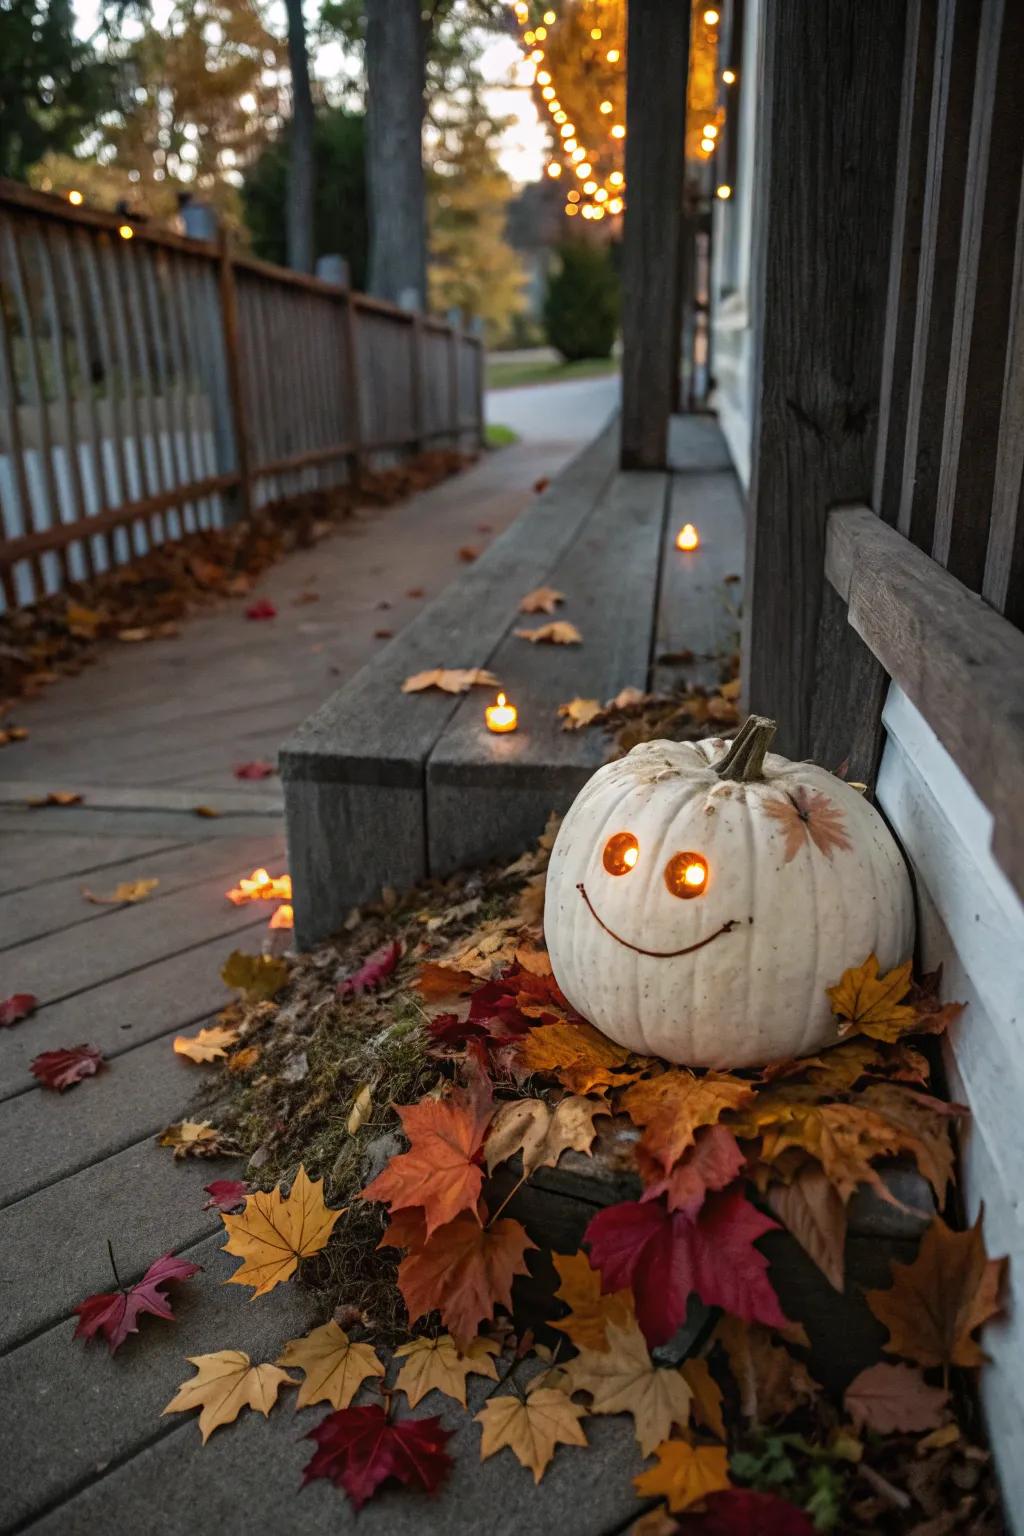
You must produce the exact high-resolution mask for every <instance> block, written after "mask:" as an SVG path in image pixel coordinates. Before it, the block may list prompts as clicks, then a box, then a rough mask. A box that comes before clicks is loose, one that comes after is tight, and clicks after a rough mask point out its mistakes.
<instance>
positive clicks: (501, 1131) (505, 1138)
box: [484, 1094, 611, 1178]
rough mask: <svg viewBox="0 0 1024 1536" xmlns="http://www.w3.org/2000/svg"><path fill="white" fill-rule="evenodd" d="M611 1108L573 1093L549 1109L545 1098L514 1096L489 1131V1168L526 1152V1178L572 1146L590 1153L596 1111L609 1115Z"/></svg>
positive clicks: (550, 1164) (486, 1154) (553, 1162)
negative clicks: (515, 1097)
mask: <svg viewBox="0 0 1024 1536" xmlns="http://www.w3.org/2000/svg"><path fill="white" fill-rule="evenodd" d="M610 1114H611V1109H610V1108H609V1107H608V1105H607V1104H604V1103H602V1102H601V1101H600V1100H598V1099H586V1098H581V1097H580V1096H579V1095H578V1094H572V1095H570V1096H569V1097H568V1098H565V1099H561V1100H560V1101H559V1102H558V1103H557V1104H556V1105H555V1107H554V1109H550V1108H549V1107H548V1105H547V1104H545V1103H544V1100H543V1099H512V1100H511V1101H510V1102H509V1103H507V1104H502V1106H501V1108H500V1109H499V1110H498V1112H497V1114H496V1115H495V1116H494V1119H493V1120H492V1121H491V1126H490V1129H489V1131H488V1132H487V1141H486V1144H485V1147H484V1158H485V1161H486V1163H487V1172H488V1173H493V1172H494V1170H495V1168H496V1167H497V1166H498V1164H499V1163H503V1162H505V1161H506V1159H507V1158H510V1157H513V1156H514V1155H515V1154H516V1153H517V1152H521V1153H522V1154H523V1174H524V1176H525V1177H526V1178H529V1176H530V1175H531V1174H532V1173H536V1171H537V1169H538V1168H554V1167H555V1165H556V1164H557V1162H558V1159H559V1158H560V1157H561V1155H562V1153H563V1152H567V1151H568V1150H569V1149H570V1148H572V1149H573V1151H576V1152H587V1153H589V1151H590V1147H591V1143H592V1142H593V1140H594V1137H595V1136H596V1135H597V1132H596V1131H595V1130H594V1117H595V1116H596V1115H610Z"/></svg>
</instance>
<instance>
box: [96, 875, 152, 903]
mask: <svg viewBox="0 0 1024 1536" xmlns="http://www.w3.org/2000/svg"><path fill="white" fill-rule="evenodd" d="M159 884H160V881H159V880H122V882H121V884H120V885H115V887H114V889H113V890H112V891H111V893H110V895H109V896H97V895H96V893H95V891H90V890H89V888H88V886H83V887H82V895H83V896H84V897H85V899H86V901H91V902H92V903H93V904H94V905H95V906H97V907H123V906H130V905H131V904H132V903H134V902H136V901H145V899H146V897H147V896H150V895H151V894H152V893H153V891H155V890H156V888H157V886H158V885H159Z"/></svg>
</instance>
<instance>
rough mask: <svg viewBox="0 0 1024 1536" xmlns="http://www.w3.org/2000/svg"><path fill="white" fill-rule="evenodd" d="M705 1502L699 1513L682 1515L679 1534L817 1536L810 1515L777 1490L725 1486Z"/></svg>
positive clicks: (705, 1499) (679, 1522)
mask: <svg viewBox="0 0 1024 1536" xmlns="http://www.w3.org/2000/svg"><path fill="white" fill-rule="evenodd" d="M702 1504H703V1506H704V1507H703V1509H702V1510H701V1511H700V1512H699V1513H694V1512H691V1511H689V1510H688V1511H687V1512H686V1513H685V1514H684V1515H681V1516H680V1518H679V1520H678V1522H677V1529H678V1530H679V1533H680V1536H683V1533H684V1532H685V1533H686V1536H814V1531H815V1527H814V1522H813V1521H812V1520H811V1518H810V1516H809V1515H807V1514H805V1512H804V1511H803V1510H802V1509H798V1508H797V1506H796V1505H795V1504H790V1502H789V1500H788V1499H780V1498H779V1496H778V1494H777V1493H758V1492H757V1490H756V1489H754V1488H723V1489H721V1490H720V1491H719V1492H718V1493H708V1494H705V1496H704V1498H703V1500H702Z"/></svg>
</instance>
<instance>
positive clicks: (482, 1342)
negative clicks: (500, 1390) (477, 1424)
mask: <svg viewBox="0 0 1024 1536" xmlns="http://www.w3.org/2000/svg"><path fill="white" fill-rule="evenodd" d="M498 1353H499V1349H498V1345H497V1343H496V1341H495V1340H494V1339H484V1338H476V1339H473V1340H472V1341H471V1342H470V1343H469V1344H467V1346H466V1348H465V1349H463V1350H460V1349H459V1347H458V1345H457V1344H456V1342H455V1340H454V1339H453V1338H452V1336H451V1334H450V1333H442V1335H441V1337H440V1338H438V1339H413V1340H412V1342H411V1343H410V1344H403V1345H402V1346H401V1347H400V1348H399V1349H396V1350H395V1359H396V1360H402V1361H403V1364H402V1366H401V1367H400V1368H399V1372H398V1380H397V1381H396V1382H395V1388H396V1390H397V1391H399V1392H404V1393H405V1395H406V1397H408V1399H409V1407H410V1408H415V1407H416V1404H417V1403H418V1402H419V1401H420V1399H421V1398H424V1397H426V1395H427V1393H428V1392H443V1393H444V1394H445V1396H446V1397H453V1398H454V1399H455V1401H456V1402H457V1403H461V1404H462V1406H463V1408H465V1406H466V1377H467V1376H486V1377H487V1378H488V1379H489V1380H490V1381H497V1379H498V1372H497V1369H496V1367H495V1364H494V1361H493V1360H492V1359H491V1356H492V1355H496V1354H498Z"/></svg>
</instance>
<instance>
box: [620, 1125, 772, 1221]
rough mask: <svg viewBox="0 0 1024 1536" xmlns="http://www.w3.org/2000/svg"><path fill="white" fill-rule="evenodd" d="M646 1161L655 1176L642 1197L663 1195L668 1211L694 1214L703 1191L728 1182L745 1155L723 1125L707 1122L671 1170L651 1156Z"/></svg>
mask: <svg viewBox="0 0 1024 1536" xmlns="http://www.w3.org/2000/svg"><path fill="white" fill-rule="evenodd" d="M649 1161H650V1163H651V1166H652V1168H653V1169H654V1170H655V1180H654V1182H653V1183H651V1184H648V1185H647V1187H646V1189H645V1190H644V1193H643V1196H642V1199H644V1200H657V1199H658V1197H659V1196H660V1195H664V1196H665V1197H666V1203H667V1205H668V1209H669V1210H670V1211H683V1212H684V1213H685V1214H686V1215H687V1216H696V1214H697V1212H698V1211H699V1210H700V1208H701V1206H702V1205H703V1204H704V1197H705V1195H707V1194H709V1193H710V1192H711V1191H712V1190H717V1189H725V1188H726V1186H727V1185H729V1184H731V1183H732V1181H733V1180H734V1179H735V1177H736V1175H737V1174H738V1173H739V1171H740V1169H741V1168H742V1167H743V1164H744V1163H745V1162H746V1158H745V1157H744V1155H743V1153H742V1152H741V1151H740V1148H739V1143H738V1142H737V1140H736V1138H735V1136H734V1135H733V1133H732V1131H730V1130H729V1129H728V1127H727V1126H724V1125H708V1126H703V1127H701V1129H699V1130H698V1131H697V1132H696V1133H695V1139H694V1144H693V1146H692V1147H689V1148H687V1150H686V1151H685V1152H684V1153H683V1156H682V1157H681V1158H680V1160H679V1162H678V1163H676V1165H675V1167H674V1168H673V1169H672V1171H671V1173H665V1171H664V1169H663V1168H662V1167H661V1165H660V1164H659V1163H657V1162H655V1160H654V1159H653V1158H651V1159H649Z"/></svg>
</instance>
